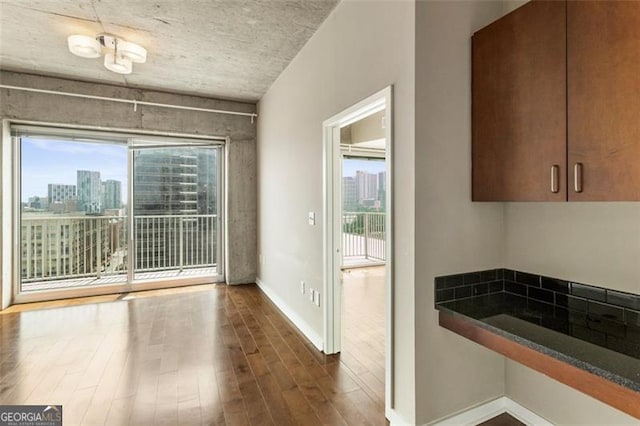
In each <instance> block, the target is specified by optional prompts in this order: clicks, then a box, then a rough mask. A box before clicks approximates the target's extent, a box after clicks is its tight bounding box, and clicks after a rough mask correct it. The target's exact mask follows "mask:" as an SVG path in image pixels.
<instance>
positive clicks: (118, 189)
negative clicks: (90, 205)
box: [102, 179, 122, 210]
mask: <svg viewBox="0 0 640 426" xmlns="http://www.w3.org/2000/svg"><path fill="white" fill-rule="evenodd" d="M120 207H122V183H121V182H120V181H119V180H112V179H108V180H106V181H104V182H102V208H103V209H104V210H106V209H119V208H120Z"/></svg>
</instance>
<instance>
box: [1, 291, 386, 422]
mask: <svg viewBox="0 0 640 426" xmlns="http://www.w3.org/2000/svg"><path fill="white" fill-rule="evenodd" d="M96 302H101V303H88V304H77V305H74V304H73V303H70V302H65V301H62V302H60V303H61V304H62V307H54V306H56V305H55V304H51V303H49V304H48V305H45V306H44V307H46V309H43V308H44V307H43V306H40V309H38V310H29V309H28V308H25V307H22V308H20V309H14V311H11V312H8V313H3V314H2V315H0V405H4V404H62V405H63V414H64V424H65V425H79V424H86V425H127V424H131V425H156V424H158V425H162V424H168V425H174V424H181V425H197V424H206V425H225V424H227V425H245V424H252V425H253V424H256V425H322V424H325V425H345V424H348V425H369V424H370V425H383V424H387V422H386V420H385V419H384V403H381V402H380V391H379V390H375V389H374V388H375V386H374V384H375V381H373V379H371V378H368V376H367V373H366V372H365V370H364V369H360V367H357V364H356V363H355V361H358V362H359V363H360V364H362V365H363V366H364V367H367V368H368V367H369V366H376V365H378V364H377V363H376V362H375V361H374V360H372V359H365V358H362V357H360V355H359V353H360V352H358V356H356V355H355V354H354V355H352V358H354V359H355V361H352V360H349V361H347V360H344V361H342V359H341V358H343V357H342V356H341V355H336V356H325V355H324V354H322V353H321V352H319V351H317V350H316V349H315V348H314V347H313V346H312V345H311V344H310V343H309V342H308V341H307V340H306V339H305V338H304V337H303V336H302V335H301V334H300V333H299V332H298V331H297V329H296V328H295V327H294V326H293V325H292V324H291V323H289V321H288V320H287V319H286V318H285V317H284V316H283V315H282V314H281V313H280V312H279V311H278V310H277V308H275V306H274V305H273V304H272V303H271V302H270V301H269V300H268V299H267V298H266V296H264V294H263V293H262V292H261V291H260V290H259V289H258V288H257V287H256V286H255V285H243V286H232V287H227V286H224V285H216V286H199V287H190V288H188V289H187V288H182V289H175V290H172V291H168V290H162V291H159V292H156V293H153V292H141V293H135V294H134V293H132V294H131V295H128V296H126V297H121V298H119V299H117V300H113V298H109V297H106V298H103V299H98V300H96ZM75 303H78V302H75ZM65 304H66V306H65ZM360 321H362V318H360ZM347 334H348V333H347ZM345 338H346V337H345ZM350 344H351V343H347V342H345V348H347V347H348V345H350ZM382 345H383V347H384V339H382ZM378 373H379V372H378ZM376 374H377V373H374V372H371V375H372V376H373V377H374V378H375V377H376ZM377 380H380V378H379V377H378V379H377ZM382 380H383V379H382Z"/></svg>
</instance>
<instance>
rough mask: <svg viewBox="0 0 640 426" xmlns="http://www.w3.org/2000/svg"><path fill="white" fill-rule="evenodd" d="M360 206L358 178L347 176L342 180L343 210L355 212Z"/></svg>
mask: <svg viewBox="0 0 640 426" xmlns="http://www.w3.org/2000/svg"><path fill="white" fill-rule="evenodd" d="M357 206H358V191H357V187H356V178H355V177H353V176H345V177H343V178H342V209H343V210H344V211H346V212H348V211H353V210H355V209H356V207H357Z"/></svg>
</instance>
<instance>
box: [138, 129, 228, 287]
mask: <svg viewBox="0 0 640 426" xmlns="http://www.w3.org/2000/svg"><path fill="white" fill-rule="evenodd" d="M220 152H221V147H219V146H198V147H181V146H171V147H162V146H160V147H159V146H157V145H156V146H154V145H151V146H145V145H144V144H141V143H140V142H139V141H136V144H135V147H134V153H133V194H134V199H133V214H134V221H133V236H134V247H135V262H134V273H135V275H134V276H135V279H137V280H150V279H151V280H153V279H156V278H159V277H163V278H168V277H193V276H200V275H218V273H219V267H218V266H219V259H220V255H219V248H220V247H221V244H220V237H221V233H220V232H219V228H220V226H219V214H218V213H219V205H220V203H219V200H220V198H221V197H220V196H219V191H220V173H221V169H220V167H219V164H220V162H219V158H220Z"/></svg>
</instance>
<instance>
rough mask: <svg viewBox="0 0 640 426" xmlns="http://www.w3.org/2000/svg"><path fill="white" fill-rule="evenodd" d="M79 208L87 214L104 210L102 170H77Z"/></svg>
mask: <svg viewBox="0 0 640 426" xmlns="http://www.w3.org/2000/svg"><path fill="white" fill-rule="evenodd" d="M77 177H78V182H77V184H78V185H77V194H78V210H80V211H83V212H85V213H87V214H98V213H100V212H102V209H103V208H102V182H101V181H100V172H93V171H90V170H78V171H77Z"/></svg>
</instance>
